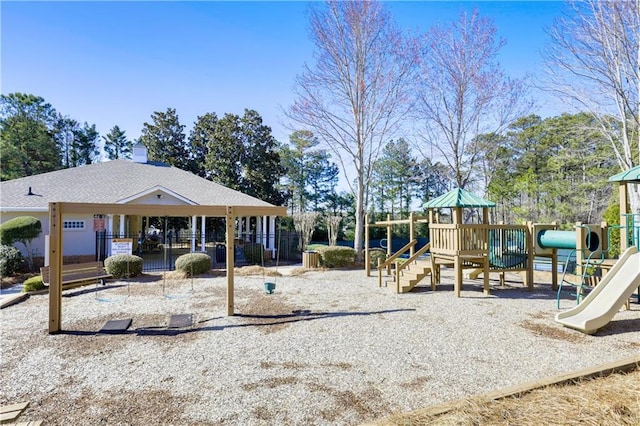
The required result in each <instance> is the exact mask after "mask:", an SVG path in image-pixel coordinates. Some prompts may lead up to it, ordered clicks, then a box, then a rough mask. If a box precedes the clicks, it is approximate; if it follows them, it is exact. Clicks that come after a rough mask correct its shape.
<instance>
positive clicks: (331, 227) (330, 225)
mask: <svg viewBox="0 0 640 426" xmlns="http://www.w3.org/2000/svg"><path fill="white" fill-rule="evenodd" d="M324 222H325V224H326V225H327V233H328V234H329V245H330V246H335V245H337V244H338V230H339V229H340V222H342V216H338V215H327V216H325V218H324Z"/></svg>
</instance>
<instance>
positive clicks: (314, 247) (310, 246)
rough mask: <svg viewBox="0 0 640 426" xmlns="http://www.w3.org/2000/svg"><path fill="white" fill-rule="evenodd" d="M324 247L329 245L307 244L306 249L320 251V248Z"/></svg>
mask: <svg viewBox="0 0 640 426" xmlns="http://www.w3.org/2000/svg"><path fill="white" fill-rule="evenodd" d="M322 247H329V246H328V245H327V244H320V243H318V244H309V245H307V248H306V250H313V251H318V250H319V249H321V248H322Z"/></svg>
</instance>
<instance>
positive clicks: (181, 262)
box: [176, 253, 211, 276]
mask: <svg viewBox="0 0 640 426" xmlns="http://www.w3.org/2000/svg"><path fill="white" fill-rule="evenodd" d="M176 269H177V270H178V271H181V272H184V273H185V274H187V276H195V275H200V274H204V273H206V272H209V270H210V269H211V257H209V255H208V254H206V253H188V254H183V255H182V256H180V257H179V258H177V259H176Z"/></svg>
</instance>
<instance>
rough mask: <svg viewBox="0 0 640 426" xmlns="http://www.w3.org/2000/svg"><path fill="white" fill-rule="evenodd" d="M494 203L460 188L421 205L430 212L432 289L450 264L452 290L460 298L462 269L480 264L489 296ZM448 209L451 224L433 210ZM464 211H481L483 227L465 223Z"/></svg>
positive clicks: (485, 288) (485, 289) (476, 266)
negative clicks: (452, 271) (441, 221)
mask: <svg viewBox="0 0 640 426" xmlns="http://www.w3.org/2000/svg"><path fill="white" fill-rule="evenodd" d="M495 206H496V203H494V202H492V201H489V200H485V199H484V198H481V197H478V196H477V195H474V194H472V193H470V192H468V191H465V190H464V189H461V188H456V189H454V190H452V191H449V192H448V193H446V194H444V195H441V196H440V197H437V198H434V199H433V200H430V201H428V202H426V203H424V204H423V207H424V208H427V209H429V240H430V243H431V262H432V271H433V272H432V273H433V282H432V283H433V286H435V284H437V283H439V282H440V267H441V266H442V265H453V267H454V275H455V278H454V291H455V295H456V296H457V297H460V291H461V289H462V269H463V268H478V266H479V265H482V269H483V277H484V293H485V294H489V256H488V253H489V245H488V242H489V228H488V226H486V225H488V222H489V211H488V209H489V208H493V207H495ZM440 208H451V209H452V219H451V221H452V223H447V224H445V223H440V218H439V215H437V214H435V213H434V209H440ZM465 208H481V209H482V221H483V224H464V223H463V216H462V212H463V209H465Z"/></svg>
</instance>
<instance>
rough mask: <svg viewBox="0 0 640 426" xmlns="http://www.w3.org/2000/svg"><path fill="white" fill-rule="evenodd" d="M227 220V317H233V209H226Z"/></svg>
mask: <svg viewBox="0 0 640 426" xmlns="http://www.w3.org/2000/svg"><path fill="white" fill-rule="evenodd" d="M226 219H227V224H226V225H227V232H226V243H227V315H228V316H233V314H234V301H233V295H234V281H233V275H234V270H233V268H235V262H234V258H233V255H234V252H235V248H234V236H235V226H234V225H235V212H234V208H233V207H227V212H226Z"/></svg>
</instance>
